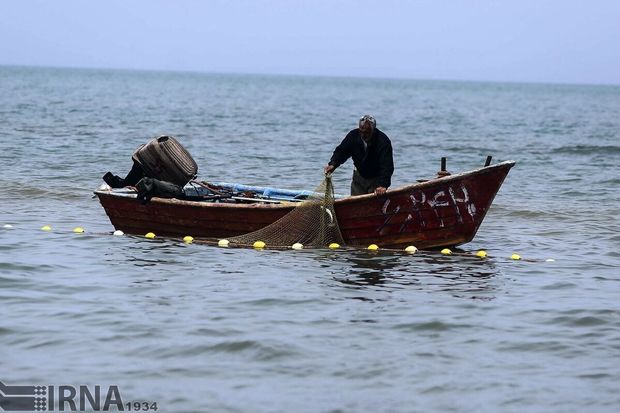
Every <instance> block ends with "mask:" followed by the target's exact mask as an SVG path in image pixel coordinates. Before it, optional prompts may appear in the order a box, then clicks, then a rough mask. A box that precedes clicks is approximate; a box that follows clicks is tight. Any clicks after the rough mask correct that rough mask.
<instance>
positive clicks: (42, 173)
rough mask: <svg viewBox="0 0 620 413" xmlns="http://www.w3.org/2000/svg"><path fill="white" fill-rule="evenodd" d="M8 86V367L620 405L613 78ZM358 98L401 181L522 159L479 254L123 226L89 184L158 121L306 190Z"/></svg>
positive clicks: (201, 387)
mask: <svg viewBox="0 0 620 413" xmlns="http://www.w3.org/2000/svg"><path fill="white" fill-rule="evenodd" d="M0 92H1V93H0V144H1V148H2V150H1V151H0V165H2V169H1V171H2V173H1V174H0V319H1V321H0V348H1V349H2V350H1V354H2V356H1V357H0V367H1V368H0V374H1V376H0V381H2V382H3V383H4V384H5V385H17V384H19V385H46V386H50V385H52V386H56V388H57V387H58V386H60V385H71V386H75V387H76V388H77V387H78V386H80V385H82V386H90V388H92V386H94V385H102V386H108V387H109V386H118V388H119V390H120V393H121V395H122V399H123V402H129V401H149V402H156V403H157V406H158V408H159V411H166V412H198V411H208V412H285V411H288V412H360V411H386V412H387V411H389V412H414V411H420V412H427V411H442V412H450V411H453V412H498V411H502V412H523V411H528V412H550V411H556V412H581V411H589V412H615V411H618V409H620V393H619V392H618V383H619V382H620V304H619V297H620V260H619V257H620V253H619V251H618V249H619V246H620V219H619V218H618V216H619V215H620V207H619V203H620V169H619V167H618V164H619V163H620V87H618V86H585V85H547V84H511V83H476V82H447V81H422V80H384V79H353V78H325V77H297V76H258V75H237V74H235V75H224V74H200V73H172V72H137V71H114V70H78V69H55V68H29V67H0ZM365 113H370V114H372V115H374V116H375V117H376V119H377V126H378V128H379V129H381V130H382V131H384V132H385V133H386V134H387V135H388V136H389V137H390V138H391V140H392V144H393V147H394V163H395V167H396V170H395V173H394V176H393V186H394V187H397V186H402V185H405V184H409V183H412V182H415V181H416V179H423V178H429V177H433V176H435V174H436V172H437V170H438V169H439V166H440V158H441V157H447V159H448V170H450V171H451V172H453V173H456V172H462V171H466V170H471V169H475V168H479V167H481V166H482V165H483V164H484V161H485V158H486V156H487V155H492V156H493V162H499V161H503V160H509V159H512V160H515V161H516V162H517V164H516V166H515V167H514V168H513V169H512V170H511V172H510V173H509V175H508V177H507V178H506V181H505V183H504V185H503V186H502V188H501V189H500V191H499V193H498V194H497V197H496V198H495V201H494V203H493V206H492V207H491V209H490V210H489V212H488V214H487V216H486V218H485V221H484V223H483V224H482V226H481V227H480V229H479V231H478V234H477V236H476V238H475V239H474V240H473V241H472V242H471V243H469V244H466V245H463V246H462V247H461V249H462V252H464V253H474V252H475V251H477V250H478V249H485V250H486V251H487V252H488V254H489V257H488V258H487V259H484V260H480V259H478V258H475V257H473V256H472V255H471V254H470V255H469V256H463V255H454V256H442V255H441V254H438V253H428V252H423V253H419V254H414V255H409V254H404V253H396V252H382V251H379V252H378V253H370V252H367V251H366V250H363V249H360V250H347V251H329V250H303V251H268V250H266V251H254V250H245V249H224V248H217V247H211V246H205V245H197V244H191V245H187V244H183V243H180V242H178V241H175V240H167V239H161V238H160V237H158V238H156V239H155V240H147V239H145V238H144V237H136V236H124V237H117V236H113V235H112V232H113V231H114V228H113V227H112V225H111V224H110V222H109V220H108V218H107V216H106V214H105V212H104V210H103V208H102V207H101V206H100V205H99V203H98V201H97V199H95V198H93V196H92V195H93V190H95V189H96V188H97V187H98V186H99V185H100V184H101V183H102V181H101V176H102V175H103V174H104V173H105V172H107V171H108V170H109V171H112V172H113V173H115V174H118V175H123V174H124V173H126V172H127V171H128V170H129V168H130V167H131V154H132V152H133V150H134V149H135V148H136V147H137V146H138V145H140V144H142V143H145V142H146V141H148V140H149V139H150V138H152V137H153V136H155V135H159V134H170V135H173V136H176V137H177V138H178V139H179V140H180V141H181V142H182V143H183V145H185V146H186V148H187V149H188V150H189V151H190V153H192V155H193V156H194V158H195V159H196V161H197V163H198V165H199V175H200V177H201V178H202V179H204V180H207V181H213V182H217V181H226V182H239V183H244V184H249V185H261V186H266V185H268V186H275V187H282V188H287V189H298V190H301V189H313V188H314V187H316V186H317V185H318V184H319V183H320V182H321V180H322V179H323V175H322V169H323V167H324V165H325V164H326V163H327V161H328V160H329V158H330V156H331V152H332V151H333V149H334V147H335V146H336V145H337V144H338V143H339V142H340V140H341V139H342V138H343V137H344V135H345V134H346V133H347V131H349V130H350V129H352V128H354V127H355V126H356V123H357V119H358V118H359V117H360V116H361V115H362V114H365ZM351 172H352V166H351V162H350V161H349V162H348V163H347V164H345V165H343V166H342V167H341V168H339V169H338V170H337V171H336V173H335V174H334V183H335V188H336V192H339V193H344V194H346V193H347V192H348V189H349V182H350V177H351ZM44 225H50V226H51V228H52V230H51V231H42V230H40V228H41V227H42V226H44ZM77 226H80V227H83V228H84V229H85V233H84V234H74V233H72V229H73V228H74V227H77ZM513 253H517V254H519V255H521V257H522V258H523V259H522V260H520V261H514V260H511V259H510V258H509V257H510V256H511V255H512V254H513ZM547 260H553V261H547ZM57 408H58V406H56V409H57Z"/></svg>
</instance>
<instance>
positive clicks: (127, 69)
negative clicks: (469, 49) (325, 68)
mask: <svg viewBox="0 0 620 413" xmlns="http://www.w3.org/2000/svg"><path fill="white" fill-rule="evenodd" d="M0 67H15V68H35V69H72V70H93V71H94V70H110V71H119V72H152V73H179V74H183V73H189V74H204V75H236V76H270V77H310V78H312V77H315V78H325V79H330V78H331V79H353V80H355V79H356V80H383V81H386V80H387V81H391V80H394V81H397V80H408V81H418V82H454V83H492V84H515V85H517V84H518V85H549V86H608V87H618V86H620V83H585V82H584V83H576V82H575V83H572V82H554V81H543V80H529V81H525V80H482V79H447V78H422V77H420V78H414V77H401V76H395V77H384V76H370V75H363V76H360V75H331V74H302V73H286V72H246V71H234V70H232V71H217V70H214V71H208V70H199V69H157V68H131V67H95V66H59V65H45V64H40V65H38V64H36V65H33V64H22V63H16V64H14V63H0Z"/></svg>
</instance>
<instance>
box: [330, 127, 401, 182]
mask: <svg viewBox="0 0 620 413" xmlns="http://www.w3.org/2000/svg"><path fill="white" fill-rule="evenodd" d="M349 158H353V163H354V164H355V168H356V169H357V171H358V172H359V173H360V175H362V176H363V177H364V178H366V179H377V182H378V183H379V184H380V185H381V186H383V187H385V188H387V187H389V186H390V185H391V184H392V174H393V173H394V161H393V160H392V142H390V138H388V137H387V135H386V134H385V133H383V132H381V131H380V130H379V129H376V128H375V132H374V133H373V135H372V138H370V142H368V148H367V149H364V142H363V141H362V136H361V135H360V130H359V129H353V130H352V131H351V132H349V133H348V134H347V136H345V137H344V139H343V140H342V142H341V143H340V145H338V146H337V147H336V149H335V150H334V154H333V155H332V158H331V160H330V161H329V164H330V165H334V166H335V167H336V168H337V167H339V166H340V165H342V164H343V163H344V162H346V160H347V159H349Z"/></svg>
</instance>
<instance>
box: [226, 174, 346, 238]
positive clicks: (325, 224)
mask: <svg viewBox="0 0 620 413" xmlns="http://www.w3.org/2000/svg"><path fill="white" fill-rule="evenodd" d="M228 241H229V243H230V245H231V246H252V245H253V244H254V243H255V242H256V241H262V242H264V243H265V247H266V248H290V247H291V246H292V245H293V244H297V243H299V244H302V245H303V247H305V248H308V247H310V248H325V247H327V246H329V244H331V243H337V244H340V245H343V244H344V241H343V239H342V234H341V233H340V227H339V226H338V220H337V219H336V211H335V210H334V187H333V184H332V180H331V175H327V176H326V177H325V179H324V180H323V182H322V183H321V185H319V186H318V187H317V188H316V189H315V190H314V191H313V192H312V193H311V194H310V195H309V196H308V198H306V199H305V200H304V201H301V202H299V203H298V204H297V205H296V206H295V208H293V210H292V211H291V212H289V213H288V214H286V215H284V216H283V217H282V218H280V219H278V220H277V221H275V222H274V223H272V224H270V225H268V226H266V227H264V228H261V229H259V230H257V231H254V232H250V233H248V234H243V235H239V236H236V237H232V238H229V239H228Z"/></svg>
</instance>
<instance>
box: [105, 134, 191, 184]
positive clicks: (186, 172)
mask: <svg viewBox="0 0 620 413" xmlns="http://www.w3.org/2000/svg"><path fill="white" fill-rule="evenodd" d="M131 158H132V159H133V167H132V168H131V171H130V172H129V173H128V174H127V176H126V177H125V179H122V178H120V177H119V176H116V175H113V174H112V173H111V172H108V173H106V174H105V175H104V176H103V180H104V181H105V182H106V183H107V184H108V185H110V186H111V187H112V188H122V187H125V186H134V185H136V184H137V183H138V182H139V181H140V179H142V178H143V177H147V178H153V179H156V180H159V181H165V182H171V183H173V184H175V185H177V186H180V187H181V188H182V187H184V186H185V185H186V184H187V183H188V182H189V181H191V180H192V179H194V178H195V177H196V174H197V173H198V166H197V165H196V161H194V158H192V156H191V155H190V154H189V152H187V150H186V149H185V148H184V147H183V146H182V145H181V144H180V143H179V142H178V141H177V140H176V139H175V138H173V137H172V136H159V137H157V138H154V139H152V140H151V141H150V142H149V143H147V144H146V145H142V146H140V147H139V148H138V149H136V151H135V152H134V153H133V155H132V157H131Z"/></svg>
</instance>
